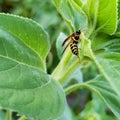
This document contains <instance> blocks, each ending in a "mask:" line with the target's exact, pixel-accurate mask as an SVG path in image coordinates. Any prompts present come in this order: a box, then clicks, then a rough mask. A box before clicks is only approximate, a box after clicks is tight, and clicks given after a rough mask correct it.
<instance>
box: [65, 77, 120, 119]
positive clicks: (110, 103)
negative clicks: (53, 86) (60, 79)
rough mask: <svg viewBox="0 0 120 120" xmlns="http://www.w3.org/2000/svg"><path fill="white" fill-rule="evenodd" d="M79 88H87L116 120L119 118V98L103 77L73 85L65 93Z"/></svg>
mask: <svg viewBox="0 0 120 120" xmlns="http://www.w3.org/2000/svg"><path fill="white" fill-rule="evenodd" d="M79 88H87V89H89V90H90V91H92V92H93V93H95V94H96V95H97V96H98V97H99V98H101V100H102V101H103V102H104V103H105V104H106V105H107V107H108V108H109V109H110V110H111V111H112V112H113V113H114V115H115V116H116V117H117V118H118V119H119V118H120V113H119V108H120V97H119V96H118V95H117V94H116V92H115V91H114V89H112V88H111V85H110V84H109V82H108V81H106V80H105V78H104V77H103V76H97V77H96V78H95V79H93V80H90V81H88V82H86V83H83V84H76V85H73V86H71V87H69V88H68V89H66V93H67V94H69V93H70V92H72V91H74V90H76V89H79Z"/></svg>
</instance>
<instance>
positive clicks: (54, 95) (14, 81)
mask: <svg viewBox="0 0 120 120" xmlns="http://www.w3.org/2000/svg"><path fill="white" fill-rule="evenodd" d="M0 63H3V64H2V65H0V105H1V106H2V108H4V109H5V108H9V109H12V110H13V111H16V112H18V113H19V114H20V115H26V116H27V117H31V118H35V119H43V120H47V119H53V118H57V117H58V116H60V115H61V114H62V112H63V110H64V104H65V96H64V93H63V90H62V89H61V87H60V85H59V84H58V83H57V82H56V81H55V80H53V79H52V78H51V77H50V76H48V75H47V74H45V73H44V72H42V71H41V70H39V69H37V68H34V67H32V66H29V65H27V64H22V63H19V62H17V61H15V60H12V59H10V58H8V57H5V56H2V55H1V56H0ZM58 108H59V109H58Z"/></svg>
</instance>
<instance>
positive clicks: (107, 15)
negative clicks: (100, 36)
mask: <svg viewBox="0 0 120 120" xmlns="http://www.w3.org/2000/svg"><path fill="white" fill-rule="evenodd" d="M108 3H109V4H108ZM83 10H84V11H85V13H86V14H87V16H88V20H89V21H88V23H89V26H90V27H92V29H93V30H94V29H97V31H101V32H104V33H107V34H113V33H114V32H115V30H116V27H117V0H96V2H95V1H94V0H87V2H86V3H85V4H84V5H83Z"/></svg>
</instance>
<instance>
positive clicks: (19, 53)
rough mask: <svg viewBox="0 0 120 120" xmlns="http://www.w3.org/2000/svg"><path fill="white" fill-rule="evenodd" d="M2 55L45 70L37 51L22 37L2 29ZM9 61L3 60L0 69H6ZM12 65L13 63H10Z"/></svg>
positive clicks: (0, 44) (0, 34)
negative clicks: (22, 39)
mask: <svg viewBox="0 0 120 120" xmlns="http://www.w3.org/2000/svg"><path fill="white" fill-rule="evenodd" d="M0 56H1V57H5V58H8V59H11V60H14V61H17V62H18V63H21V64H26V65H29V66H33V67H36V68H38V69H41V70H44V65H43V62H42V60H41V59H40V57H39V56H38V54H37V53H35V52H34V51H32V49H30V48H29V47H27V46H26V45H25V44H24V43H23V42H22V41H21V40H20V39H18V38H17V37H15V36H13V35H11V34H10V33H8V32H6V31H3V30H2V29H0ZM7 64H9V62H6V61H4V60H3V61H1V64H0V69H1V70H6V69H8V68H6V66H7ZM9 65H10V66H12V64H9Z"/></svg>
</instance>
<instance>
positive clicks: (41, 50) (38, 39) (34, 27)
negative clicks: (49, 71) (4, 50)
mask: <svg viewBox="0 0 120 120" xmlns="http://www.w3.org/2000/svg"><path fill="white" fill-rule="evenodd" d="M0 29H3V30H5V31H7V32H9V33H10V34H11V35H12V36H13V37H16V38H17V39H19V40H21V41H22V42H24V43H25V44H26V45H27V46H28V47H30V48H31V49H33V50H34V51H35V52H36V53H37V54H38V55H39V57H40V58H41V60H42V61H45V58H46V56H47V54H48V51H49V49H50V45H49V42H48V36H47V35H46V33H45V31H43V29H42V28H41V27H40V25H39V24H37V23H36V22H34V21H32V20H30V19H27V18H23V17H18V16H15V15H10V14H0Z"/></svg>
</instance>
